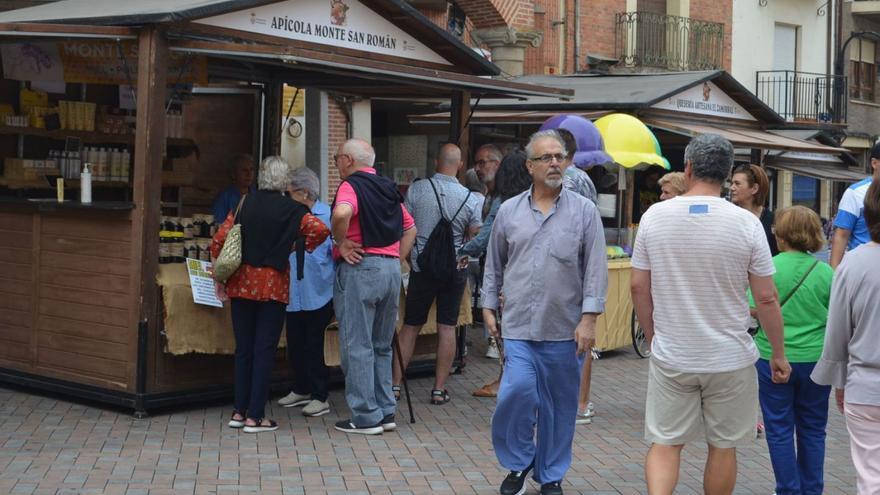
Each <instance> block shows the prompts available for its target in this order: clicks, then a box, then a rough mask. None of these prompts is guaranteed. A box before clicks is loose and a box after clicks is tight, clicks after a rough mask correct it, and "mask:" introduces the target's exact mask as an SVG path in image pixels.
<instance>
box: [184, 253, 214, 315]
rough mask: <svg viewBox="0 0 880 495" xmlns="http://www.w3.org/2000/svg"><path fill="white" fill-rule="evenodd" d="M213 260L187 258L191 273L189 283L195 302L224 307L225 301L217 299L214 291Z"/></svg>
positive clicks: (187, 269)
mask: <svg viewBox="0 0 880 495" xmlns="http://www.w3.org/2000/svg"><path fill="white" fill-rule="evenodd" d="M210 270H211V262H210V261H203V260H194V259H192V258H187V259H186V271H187V273H189V285H190V287H192V294H193V302H194V303H196V304H204V305H206V306H214V307H217V308H222V307H223V303H222V302H221V301H220V299H217V293H216V292H215V291H214V279H213V278H212V277H211V271H210Z"/></svg>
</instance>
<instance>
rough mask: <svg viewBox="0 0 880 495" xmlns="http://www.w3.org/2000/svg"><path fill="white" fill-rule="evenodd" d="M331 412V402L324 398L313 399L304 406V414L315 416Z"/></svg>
mask: <svg viewBox="0 0 880 495" xmlns="http://www.w3.org/2000/svg"><path fill="white" fill-rule="evenodd" d="M328 412H330V403H329V402H327V401H323V400H312V401H309V403H308V404H306V407H304V408H303V410H302V413H303V416H311V417H313V418H315V417H318V416H323V415H325V414H327V413H328Z"/></svg>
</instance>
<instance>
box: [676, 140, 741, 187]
mask: <svg viewBox="0 0 880 495" xmlns="http://www.w3.org/2000/svg"><path fill="white" fill-rule="evenodd" d="M684 161H685V163H687V162H690V163H691V171H692V172H693V174H694V178H695V179H697V180H700V181H703V182H709V183H712V184H723V183H724V181H725V180H726V179H727V177H728V176H729V175H730V169H732V168H733V145H732V144H730V141H728V140H726V139H724V138H723V137H721V136H719V135H717V134H701V135H699V136H697V137H695V138H693V139H691V142H690V143H688V145H687V148H685V149H684Z"/></svg>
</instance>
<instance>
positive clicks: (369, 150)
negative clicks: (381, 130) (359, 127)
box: [342, 139, 376, 167]
mask: <svg viewBox="0 0 880 495" xmlns="http://www.w3.org/2000/svg"><path fill="white" fill-rule="evenodd" d="M342 152H343V153H345V154H346V155H349V156H351V161H353V162H354V164H355V165H357V166H360V167H372V166H373V164H374V163H375V162H376V152H375V151H374V150H373V146H372V145H370V143H368V142H366V141H364V140H363V139H349V140H348V141H346V142H345V144H343V145H342Z"/></svg>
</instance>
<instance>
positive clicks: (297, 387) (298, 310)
mask: <svg viewBox="0 0 880 495" xmlns="http://www.w3.org/2000/svg"><path fill="white" fill-rule="evenodd" d="M319 188H320V182H319V181H318V176H317V174H315V172H313V171H311V170H309V169H308V168H306V167H302V168H299V169H297V170H295V171H294V172H293V176H292V178H291V180H290V189H289V191H290V197H291V198H293V200H294V201H298V202H299V203H302V204H303V205H305V206H306V207H308V208H309V209H310V210H311V212H312V215H315V216H316V217H318V218H320V219H321V221H322V222H324V225H326V226H327V227H328V228H329V227H330V206H329V205H327V204H326V203H324V202H323V201H321V200H320V199H318V194H319V192H318V189H319ZM290 273H291V277H290V303H289V304H288V305H287V356H288V361H289V364H290V371H291V373H292V374H293V390H291V391H290V393H289V394H287V395H286V396H285V397H283V398H281V399H280V400H279V401H278V405H280V406H282V407H298V406H305V407H303V409H302V414H303V416H312V417H314V416H323V415H324V414H327V413H329V412H330V404H329V403H328V402H327V366H326V364H325V363H324V329H325V328H327V325H329V324H330V320H332V319H333V277H334V275H335V273H336V272H335V265H334V263H333V241H332V240H331V239H327V240H325V241H324V243H323V244H321V245H320V246H318V247H317V248H315V250H314V251H312V252H311V253H308V254H306V257H305V265H304V266H303V278H302V279H300V278H299V277H296V276H294V275H296V274H297V273H299V272H298V270H297V266H296V254H295V253H294V254H291V255H290Z"/></svg>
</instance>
